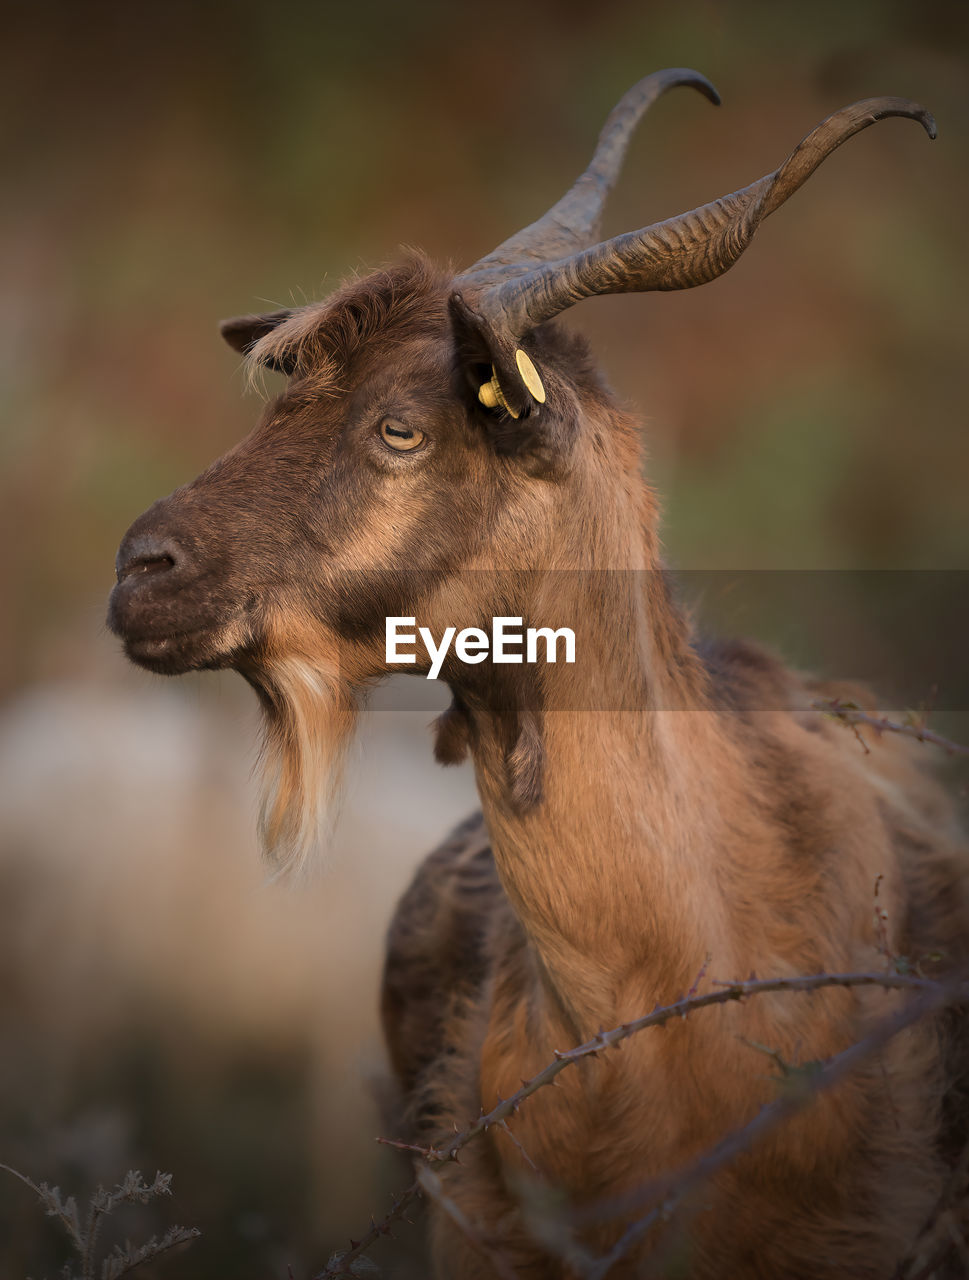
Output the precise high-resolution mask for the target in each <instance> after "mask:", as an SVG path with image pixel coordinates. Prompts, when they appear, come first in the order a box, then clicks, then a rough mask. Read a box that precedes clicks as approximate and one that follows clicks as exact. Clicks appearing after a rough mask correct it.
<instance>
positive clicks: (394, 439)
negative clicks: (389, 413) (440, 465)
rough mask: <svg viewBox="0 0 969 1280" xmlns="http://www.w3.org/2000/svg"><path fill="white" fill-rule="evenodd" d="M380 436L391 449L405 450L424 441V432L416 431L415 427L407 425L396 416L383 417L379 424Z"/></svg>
mask: <svg viewBox="0 0 969 1280" xmlns="http://www.w3.org/2000/svg"><path fill="white" fill-rule="evenodd" d="M380 438H381V440H383V442H384V444H389V445H390V447H391V449H401V450H404V451H407V450H408V449H416V448H417V446H418V445H419V444H423V443H424V432H423V431H418V429H417V428H416V427H409V426H407V424H406V423H404V422H399V421H398V420H397V419H396V418H384V419H383V421H382V422H381V424H380Z"/></svg>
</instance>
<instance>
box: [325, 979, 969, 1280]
mask: <svg viewBox="0 0 969 1280" xmlns="http://www.w3.org/2000/svg"><path fill="white" fill-rule="evenodd" d="M696 985H698V984H694V988H692V989H691V990H695V987H696ZM714 986H715V987H716V990H714V991H708V992H706V993H704V994H703V995H696V994H689V995H686V996H683V997H682V998H681V999H680V1000H677V1001H675V1002H674V1003H673V1004H669V1005H664V1006H660V1005H657V1007H656V1008H655V1009H653V1010H652V1012H651V1013H648V1014H645V1015H644V1016H643V1017H641V1018H637V1019H635V1020H634V1021H632V1022H626V1023H623V1024H622V1025H621V1026H619V1027H615V1028H614V1029H613V1030H611V1031H600V1032H598V1034H597V1035H595V1036H593V1037H592V1039H591V1040H588V1041H586V1042H585V1044H581V1045H578V1046H576V1048H574V1049H568V1050H566V1051H564V1052H561V1053H560V1052H556V1054H555V1059H554V1061H553V1062H550V1063H549V1064H548V1066H547V1067H545V1068H543V1070H541V1071H539V1072H538V1074H537V1075H535V1076H533V1077H532V1078H531V1079H530V1080H526V1081H524V1082H523V1083H522V1087H521V1088H520V1089H519V1090H518V1091H517V1092H516V1093H513V1094H512V1095H511V1096H510V1097H509V1098H504V1099H502V1100H500V1101H499V1103H498V1105H497V1106H496V1107H494V1108H493V1109H492V1110H491V1111H489V1112H487V1113H486V1114H482V1115H481V1116H479V1117H478V1119H477V1120H475V1121H474V1123H473V1124H471V1125H469V1126H468V1128H466V1129H464V1130H463V1131H461V1132H459V1133H456V1134H455V1135H454V1136H453V1137H451V1138H449V1139H448V1141H447V1143H446V1144H444V1145H442V1146H440V1147H424V1148H421V1147H414V1146H413V1145H412V1144H406V1143H397V1142H395V1141H393V1140H386V1139H385V1140H383V1141H386V1142H387V1143H388V1145H391V1146H399V1147H402V1148H403V1149H405V1150H412V1151H414V1153H415V1154H416V1155H417V1156H419V1157H420V1158H421V1159H423V1160H425V1161H426V1162H427V1164H426V1167H427V1168H430V1169H432V1170H436V1169H438V1168H440V1167H441V1166H443V1165H444V1164H446V1163H447V1162H448V1161H451V1160H456V1159H457V1158H458V1153H459V1152H460V1151H461V1149H462V1148H463V1147H465V1146H466V1145H467V1144H468V1143H469V1142H471V1141H472V1140H473V1139H475V1138H476V1137H477V1136H478V1135H479V1134H481V1133H484V1132H486V1131H487V1130H488V1129H490V1128H491V1127H492V1126H494V1125H502V1124H504V1122H506V1121H507V1120H508V1119H509V1117H511V1116H512V1115H514V1114H515V1112H517V1111H518V1109H519V1107H520V1106H521V1104H522V1103H523V1102H525V1101H526V1100H527V1099H528V1098H530V1097H531V1096H532V1094H534V1093H537V1092H538V1090H539V1089H542V1088H545V1087H546V1086H547V1085H550V1084H551V1083H552V1082H553V1081H554V1080H555V1078H556V1076H558V1075H559V1074H560V1073H561V1072H562V1071H564V1070H565V1069H566V1068H567V1067H570V1066H573V1065H574V1064H575V1063H577V1062H581V1061H582V1060H583V1059H585V1058H591V1057H595V1056H596V1055H597V1054H599V1053H602V1052H603V1051H604V1050H606V1049H611V1048H615V1047H617V1046H618V1045H620V1044H621V1043H622V1042H623V1041H624V1040H627V1039H628V1038H629V1037H630V1036H633V1035H636V1034H637V1033H638V1032H640V1031H645V1030H646V1029H647V1028H649V1027H661V1026H663V1025H664V1024H665V1023H667V1022H670V1021H672V1020H673V1019H675V1018H686V1017H687V1016H689V1015H690V1014H693V1013H696V1012H697V1011H698V1010H700V1009H705V1008H707V1007H709V1006H711V1005H718V1004H726V1003H727V1002H728V1001H731V1000H747V999H749V998H751V997H753V996H758V995H763V994H766V993H767V992H772V991H775V992H776V991H800V992H811V991H818V990H821V989H823V988H826V987H865V986H867V987H883V988H893V989H898V990H912V991H916V992H923V993H925V995H926V1000H927V1001H928V1003H929V1006H930V1007H931V1008H937V1007H941V1005H942V1004H947V1003H952V1002H953V1001H954V1000H956V999H957V998H958V997H959V995H960V994H961V993H964V992H965V981H964V980H960V981H959V982H958V983H956V984H953V983H947V984H943V983H939V982H934V981H931V980H929V979H927V978H922V977H919V976H917V975H914V974H903V973H816V974H809V975H804V976H800V977H793V978H756V977H754V976H753V975H751V977H750V978H748V979H747V980H746V981H743V982H714ZM936 1000H938V1002H939V1003H938V1004H936V1003H935V1001H936ZM921 1003H922V1002H921V1001H916V1002H914V1004H913V1005H912V1006H909V1009H911V1008H913V1007H915V1005H919V1006H921ZM926 1011H927V1010H926V1009H922V1008H921V1007H920V1008H919V1012H918V1014H917V1017H923V1016H924V1015H925V1013H926ZM908 1012H909V1010H903V1011H902V1013H903V1014H907V1013H908ZM913 1020H914V1019H913ZM902 1025H906V1026H907V1025H908V1023H907V1022H905V1023H903V1024H902ZM897 1029H901V1027H899V1028H897ZM876 1034H877V1029H876V1032H873V1033H872V1036H869V1037H867V1038H866V1039H865V1040H864V1041H861V1042H859V1044H858V1045H854V1046H852V1049H854V1050H858V1051H859V1052H860V1051H862V1050H865V1051H866V1052H867V1046H868V1045H869V1044H870V1043H871V1041H872V1039H873V1037H874V1036H875V1035H876ZM894 1034H895V1031H894V1030H892V1031H890V1032H886V1033H885V1035H886V1039H888V1038H890V1037H891V1035H894ZM880 1043H882V1042H881V1041H879V1044H880ZM849 1052H850V1051H849V1050H846V1051H845V1053H846V1054H847V1053H849ZM840 1056H843V1055H839V1057H840ZM856 1060H857V1059H856ZM835 1061H837V1059H832V1060H831V1062H832V1063H833V1062H835ZM844 1069H845V1070H847V1069H849V1068H848V1067H845V1068H844ZM772 1105H774V1104H772ZM763 1114H764V1113H763V1112H762V1113H761V1115H763ZM785 1114H786V1113H785ZM758 1120H759V1117H758ZM775 1122H776V1121H775ZM752 1123H753V1124H754V1125H756V1124H757V1121H754V1122H752ZM761 1123H764V1124H766V1123H767V1122H766V1121H762V1122H761ZM749 1128H751V1126H748V1129H749ZM740 1132H743V1133H746V1131H745V1130H741V1131H740ZM758 1132H759V1130H755V1131H754V1132H753V1133H752V1134H751V1133H747V1134H746V1139H745V1140H746V1141H750V1140H752V1139H755V1138H756V1137H757V1136H758ZM733 1136H734V1137H736V1136H737V1135H733ZM378 1141H379V1139H378ZM728 1141H730V1138H728V1139H725V1140H724V1142H728ZM721 1145H723V1144H721ZM719 1150H720V1147H716V1148H714V1150H713V1152H711V1153H710V1156H711V1158H712V1157H713V1155H714V1154H715V1153H716V1152H718V1151H719ZM732 1154H735V1153H732ZM732 1154H730V1155H728V1156H725V1157H724V1159H725V1160H726V1159H729V1158H732ZM421 1194H422V1188H421V1185H420V1182H419V1180H418V1181H415V1182H414V1183H412V1184H411V1186H410V1187H408V1188H407V1189H406V1190H405V1191H402V1192H401V1193H400V1195H398V1196H397V1198H396V1199H395V1201H394V1203H393V1205H392V1206H391V1209H390V1211H389V1212H388V1213H387V1215H386V1216H385V1217H384V1218H382V1219H381V1221H380V1222H378V1223H372V1224H371V1226H370V1228H369V1230H368V1231H366V1232H365V1233H364V1235H363V1236H362V1237H361V1238H360V1239H359V1240H351V1242H350V1248H349V1249H348V1250H346V1251H345V1252H342V1253H337V1254H334V1255H333V1257H332V1258H331V1259H330V1260H329V1262H328V1263H327V1265H326V1266H325V1267H324V1268H323V1270H322V1271H321V1272H320V1273H319V1274H318V1276H317V1277H316V1280H337V1278H338V1277H347V1276H352V1275H353V1271H352V1269H351V1268H352V1265H353V1263H354V1261H355V1260H357V1259H359V1258H360V1257H361V1256H362V1255H363V1254H364V1253H365V1251H366V1250H367V1249H369V1248H370V1247H371V1245H373V1244H374V1243H375V1242H376V1241H377V1240H378V1239H379V1238H380V1237H381V1236H383V1235H389V1234H390V1228H391V1226H392V1225H393V1223H394V1222H396V1221H398V1220H399V1219H400V1218H401V1217H402V1216H403V1214H404V1213H405V1211H406V1210H407V1208H408V1207H409V1206H410V1205H411V1204H413V1203H414V1202H415V1201H416V1200H418V1199H419V1198H420V1196H421ZM634 1225H635V1224H634ZM650 1225H651V1224H650ZM646 1229H647V1230H648V1227H647V1228H646ZM637 1238H638V1237H637ZM628 1247H631V1244H630V1245H629V1246H628ZM610 1265H612V1264H610ZM602 1274H603V1275H604V1274H605V1272H603V1273H602Z"/></svg>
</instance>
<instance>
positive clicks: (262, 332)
mask: <svg viewBox="0 0 969 1280" xmlns="http://www.w3.org/2000/svg"><path fill="white" fill-rule="evenodd" d="M292 314H293V313H292V311H290V310H289V309H288V308H284V309H283V310H282V311H270V312H268V313H267V314H266V315H261V316H260V315H250V316H234V317H233V318H232V319H231V320H223V321H222V323H221V324H220V325H219V332H220V333H221V334H222V337H223V338H224V339H225V340H226V342H227V343H228V344H229V346H230V347H231V348H232V350H233V351H238V352H239V354H240V355H243V356H247V355H248V354H249V352H250V351H251V350H252V348H253V347H254V346H255V345H256V343H257V342H258V341H259V339H260V338H264V337H265V336H266V334H267V333H272V331H273V329H275V328H277V327H278V326H279V325H281V324H282V323H283V321H284V320H288V319H289V317H290V316H291V315H292ZM266 367H267V368H269V369H274V370H275V371H276V372H277V373H292V369H291V368H287V367H286V362H281V361H276V360H271V361H267V362H266Z"/></svg>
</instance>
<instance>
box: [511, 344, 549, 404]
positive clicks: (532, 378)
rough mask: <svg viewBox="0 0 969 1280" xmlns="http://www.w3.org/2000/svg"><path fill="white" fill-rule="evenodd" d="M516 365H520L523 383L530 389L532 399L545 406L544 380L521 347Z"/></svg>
mask: <svg viewBox="0 0 969 1280" xmlns="http://www.w3.org/2000/svg"><path fill="white" fill-rule="evenodd" d="M515 363H516V364H517V365H518V372H519V373H520V374H521V376H522V382H524V384H525V386H526V387H527V388H528V390H529V393H530V394H531V397H532V399H533V400H537V401H538V403H539V404H544V403H545V388H544V387H543V386H542V380H541V378H540V377H539V376H538V370H537V369H536V368H535V366H534V365H533V364H532V362H531V360H529V358H528V356H527V355H526V354H525V352H524V351H522V349H521V347H519V348H518V350H517V351H516V352H515Z"/></svg>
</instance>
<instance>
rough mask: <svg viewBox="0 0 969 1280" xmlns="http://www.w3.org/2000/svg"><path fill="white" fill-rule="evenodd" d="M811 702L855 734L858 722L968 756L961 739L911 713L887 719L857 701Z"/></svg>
mask: <svg viewBox="0 0 969 1280" xmlns="http://www.w3.org/2000/svg"><path fill="white" fill-rule="evenodd" d="M811 706H812V707H814V709H815V711H820V712H821V713H822V715H826V716H833V717H834V718H835V719H836V720H840V721H841V722H842V724H846V725H848V726H849V727H850V728H852V729H854V730H855V736H856V737H857V736H858V734H857V728H858V726H859V725H867V726H868V728H869V729H874V730H875V732H876V733H878V734H882V733H900V734H902V735H903V736H904V737H906V738H915V740H916V741H917V742H931V743H932V744H933V745H934V746H937V747H941V748H942V750H943V751H944V752H945V753H946V755H950V756H969V747H966V746H963V744H962V743H961V742H953V741H952V739H951V738H943V737H942V735H941V734H940V733H936V732H935V731H934V730H932V729H927V728H926V727H925V725H924V724H923V723H922V722H921V721H920V720H919V719H917V718H916V717H914V716H913V717H912V719H910V720H890V719H889V718H888V717H887V716H873V715H869V714H868V712H867V711H863V710H862V709H861V707H859V706H858V705H857V703H854V702H842V701H841V699H840V698H815V699H814V700H813V701H812V703H811ZM860 741H861V744H862V746H863V747H864V748H865V750H866V751H867V750H868V744H867V743H866V742H865V741H864V740H863V739H861V740H860Z"/></svg>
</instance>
